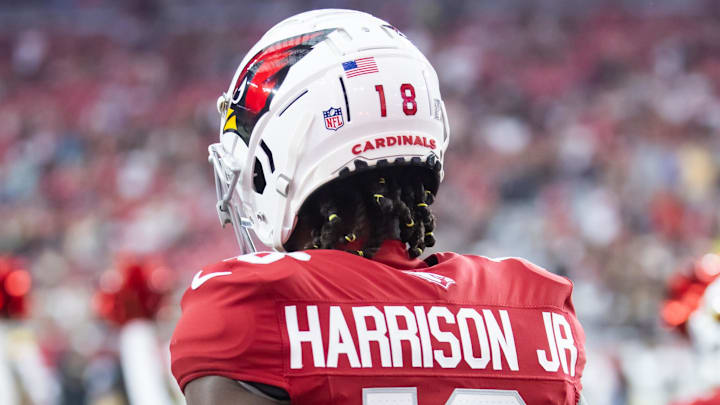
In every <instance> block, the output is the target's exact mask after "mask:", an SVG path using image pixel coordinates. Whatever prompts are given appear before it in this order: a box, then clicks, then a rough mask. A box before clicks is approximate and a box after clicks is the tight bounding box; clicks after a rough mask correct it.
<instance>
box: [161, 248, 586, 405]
mask: <svg viewBox="0 0 720 405" xmlns="http://www.w3.org/2000/svg"><path fill="white" fill-rule="evenodd" d="M433 257H434V258H433ZM429 264H433V265H429ZM571 292H572V284H571V282H570V281H568V280H567V279H565V278H563V277H560V276H557V275H554V274H552V273H549V272H548V271H545V270H543V269H541V268H539V267H537V266H535V265H533V264H531V263H529V262H527V261H525V260H522V259H516V258H509V259H503V260H493V259H488V258H485V257H480V256H470V255H458V254H455V253H438V254H435V255H433V256H431V258H430V259H429V260H427V259H426V261H422V260H418V259H414V260H411V259H408V256H407V253H406V251H405V248H404V246H403V244H401V243H400V242H399V241H389V242H386V243H385V244H384V245H383V246H382V248H381V249H380V251H378V253H377V254H376V256H375V257H374V258H373V259H372V260H369V259H366V258H363V257H359V256H355V255H352V254H349V253H346V252H342V251H337V250H310V251H305V252H293V253H288V254H284V253H277V252H274V253H255V254H251V255H245V256H240V257H237V258H233V259H228V260H225V261H224V262H222V263H219V264H216V265H213V266H209V267H207V268H205V269H203V270H202V271H200V272H198V273H197V274H196V275H195V278H194V279H193V283H192V286H191V288H190V289H188V291H187V292H186V293H185V295H184V297H183V300H182V311H183V313H182V317H181V319H180V321H179V323H178V325H177V327H176V329H175V333H174V335H173V337H172V341H171V345H170V350H171V353H172V371H173V374H174V375H175V378H176V379H177V382H178V384H179V385H180V387H181V388H182V389H184V388H185V385H186V384H187V383H188V382H190V381H192V380H193V379H195V378H198V377H201V376H206V375H220V376H225V377H228V378H231V379H235V380H244V381H252V382H260V383H264V384H270V385H274V386H277V387H281V388H283V389H285V390H286V391H287V392H288V393H289V394H290V398H291V402H292V403H293V404H294V405H303V404H312V405H327V404H351V405H360V404H363V405H373V404H419V405H425V404H449V405H460V404H470V403H472V404H505V405H516V404H533V405H539V404H553V405H560V404H565V405H575V404H576V403H577V402H578V399H579V395H580V390H581V384H580V377H581V373H582V370H583V367H584V365H585V350H584V340H585V336H584V332H583V330H582V328H581V326H580V324H579V323H578V321H577V318H576V317H575V314H574V309H573V305H572V302H571V299H570V295H571Z"/></svg>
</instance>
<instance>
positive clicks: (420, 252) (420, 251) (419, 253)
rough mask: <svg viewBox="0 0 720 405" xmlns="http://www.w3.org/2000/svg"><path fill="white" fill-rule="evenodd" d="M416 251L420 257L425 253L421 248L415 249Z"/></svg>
mask: <svg viewBox="0 0 720 405" xmlns="http://www.w3.org/2000/svg"><path fill="white" fill-rule="evenodd" d="M414 250H416V251H417V255H418V256H420V255H421V254H422V252H423V250H422V249H420V248H415V249H414Z"/></svg>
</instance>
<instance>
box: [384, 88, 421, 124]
mask: <svg viewBox="0 0 720 405" xmlns="http://www.w3.org/2000/svg"><path fill="white" fill-rule="evenodd" d="M375 91H377V92H378V97H379V98H380V116H381V117H387V107H386V104H385V89H384V88H383V85H382V84H376V85H375ZM400 96H401V97H402V99H403V104H402V108H403V112H404V113H405V115H415V113H417V102H416V101H415V87H413V85H412V84H410V83H403V84H402V85H400Z"/></svg>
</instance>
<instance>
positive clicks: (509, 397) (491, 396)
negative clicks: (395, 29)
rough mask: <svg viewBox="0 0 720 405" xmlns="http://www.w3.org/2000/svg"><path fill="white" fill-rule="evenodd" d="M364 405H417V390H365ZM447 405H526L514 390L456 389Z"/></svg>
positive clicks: (363, 393) (406, 388)
mask: <svg viewBox="0 0 720 405" xmlns="http://www.w3.org/2000/svg"><path fill="white" fill-rule="evenodd" d="M362 395H363V405H417V403H418V402H417V399H418V398H417V388H415V387H401V388H363V392H362ZM445 405H526V404H525V401H523V399H522V397H520V394H519V393H518V392H517V391H514V390H479V389H469V388H455V390H454V391H453V392H452V394H451V395H450V398H448V400H447V401H446V402H445Z"/></svg>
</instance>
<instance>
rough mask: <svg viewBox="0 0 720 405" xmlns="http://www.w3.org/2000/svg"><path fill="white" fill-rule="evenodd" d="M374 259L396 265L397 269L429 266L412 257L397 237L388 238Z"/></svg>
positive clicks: (391, 265) (392, 265)
mask: <svg viewBox="0 0 720 405" xmlns="http://www.w3.org/2000/svg"><path fill="white" fill-rule="evenodd" d="M372 260H375V261H377V262H380V263H382V264H385V265H388V266H390V267H394V268H396V269H420V268H424V267H428V265H427V263H425V262H424V261H422V260H420V259H417V258H416V259H411V258H410V257H409V256H408V252H407V249H406V248H405V244H404V243H402V242H401V241H399V240H397V239H390V240H386V241H385V242H383V243H382V245H380V249H378V251H377V252H376V253H375V255H374V256H373V257H372Z"/></svg>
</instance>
